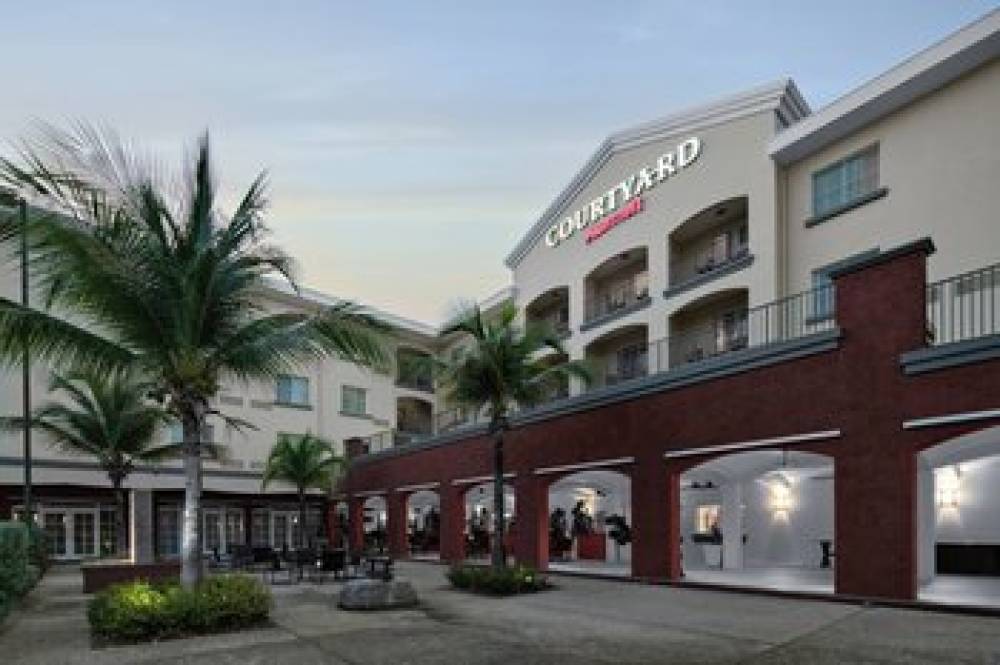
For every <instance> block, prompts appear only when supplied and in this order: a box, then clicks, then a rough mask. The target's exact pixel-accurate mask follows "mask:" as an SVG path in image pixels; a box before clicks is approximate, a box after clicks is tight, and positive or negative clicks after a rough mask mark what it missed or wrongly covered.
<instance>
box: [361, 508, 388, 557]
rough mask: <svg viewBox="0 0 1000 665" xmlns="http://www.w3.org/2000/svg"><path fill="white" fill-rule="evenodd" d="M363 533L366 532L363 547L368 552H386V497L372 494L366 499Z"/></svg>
mask: <svg viewBox="0 0 1000 665" xmlns="http://www.w3.org/2000/svg"><path fill="white" fill-rule="evenodd" d="M362 515H363V521H362V533H363V534H364V541H363V549H364V551H366V552H385V551H386V547H388V543H387V542H386V524H387V519H388V510H387V506H386V501H385V497H382V496H370V497H368V498H367V499H365V503H364V507H363V509H362Z"/></svg>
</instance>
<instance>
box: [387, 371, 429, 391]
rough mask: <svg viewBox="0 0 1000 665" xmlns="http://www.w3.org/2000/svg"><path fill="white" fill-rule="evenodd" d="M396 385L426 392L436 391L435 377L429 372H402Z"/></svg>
mask: <svg viewBox="0 0 1000 665" xmlns="http://www.w3.org/2000/svg"><path fill="white" fill-rule="evenodd" d="M396 385H397V386H399V387H400V388H408V389H410V390H419V391H421V392H425V393H432V392H434V379H432V378H431V376H430V375H429V374H420V373H401V374H400V375H399V378H397V379H396Z"/></svg>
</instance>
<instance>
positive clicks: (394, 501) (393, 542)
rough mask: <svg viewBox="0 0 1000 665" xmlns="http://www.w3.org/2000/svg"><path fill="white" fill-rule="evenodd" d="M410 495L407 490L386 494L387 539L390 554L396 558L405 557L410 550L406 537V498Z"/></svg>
mask: <svg viewBox="0 0 1000 665" xmlns="http://www.w3.org/2000/svg"><path fill="white" fill-rule="evenodd" d="M408 496H409V495H408V494H406V493H405V492H389V494H388V495H387V496H386V512H387V519H386V531H387V533H386V540H387V541H388V545H389V554H390V555H391V556H392V557H393V558H394V559H405V558H406V557H407V556H408V555H409V552H410V548H409V545H408V543H407V540H408V539H407V537H406V535H407V534H406V532H407V519H406V518H407V515H406V499H407V497H408Z"/></svg>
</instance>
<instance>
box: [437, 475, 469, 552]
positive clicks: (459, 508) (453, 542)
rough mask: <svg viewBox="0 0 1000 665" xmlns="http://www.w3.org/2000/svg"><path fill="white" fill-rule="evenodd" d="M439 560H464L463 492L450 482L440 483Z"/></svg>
mask: <svg viewBox="0 0 1000 665" xmlns="http://www.w3.org/2000/svg"><path fill="white" fill-rule="evenodd" d="M440 498H441V550H440V555H441V560H442V561H450V562H452V563H460V562H462V561H463V560H464V559H465V491H464V488H461V487H456V486H455V485H452V484H451V483H450V482H447V481H445V482H443V483H441V493H440Z"/></svg>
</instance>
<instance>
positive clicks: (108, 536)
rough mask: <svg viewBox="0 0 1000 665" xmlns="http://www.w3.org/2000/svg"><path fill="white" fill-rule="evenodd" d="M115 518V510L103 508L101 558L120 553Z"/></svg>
mask: <svg viewBox="0 0 1000 665" xmlns="http://www.w3.org/2000/svg"><path fill="white" fill-rule="evenodd" d="M115 517H116V511H115V510H114V509H113V508H101V556H111V555H113V554H116V553H117V552H118V534H117V533H116V530H115Z"/></svg>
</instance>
